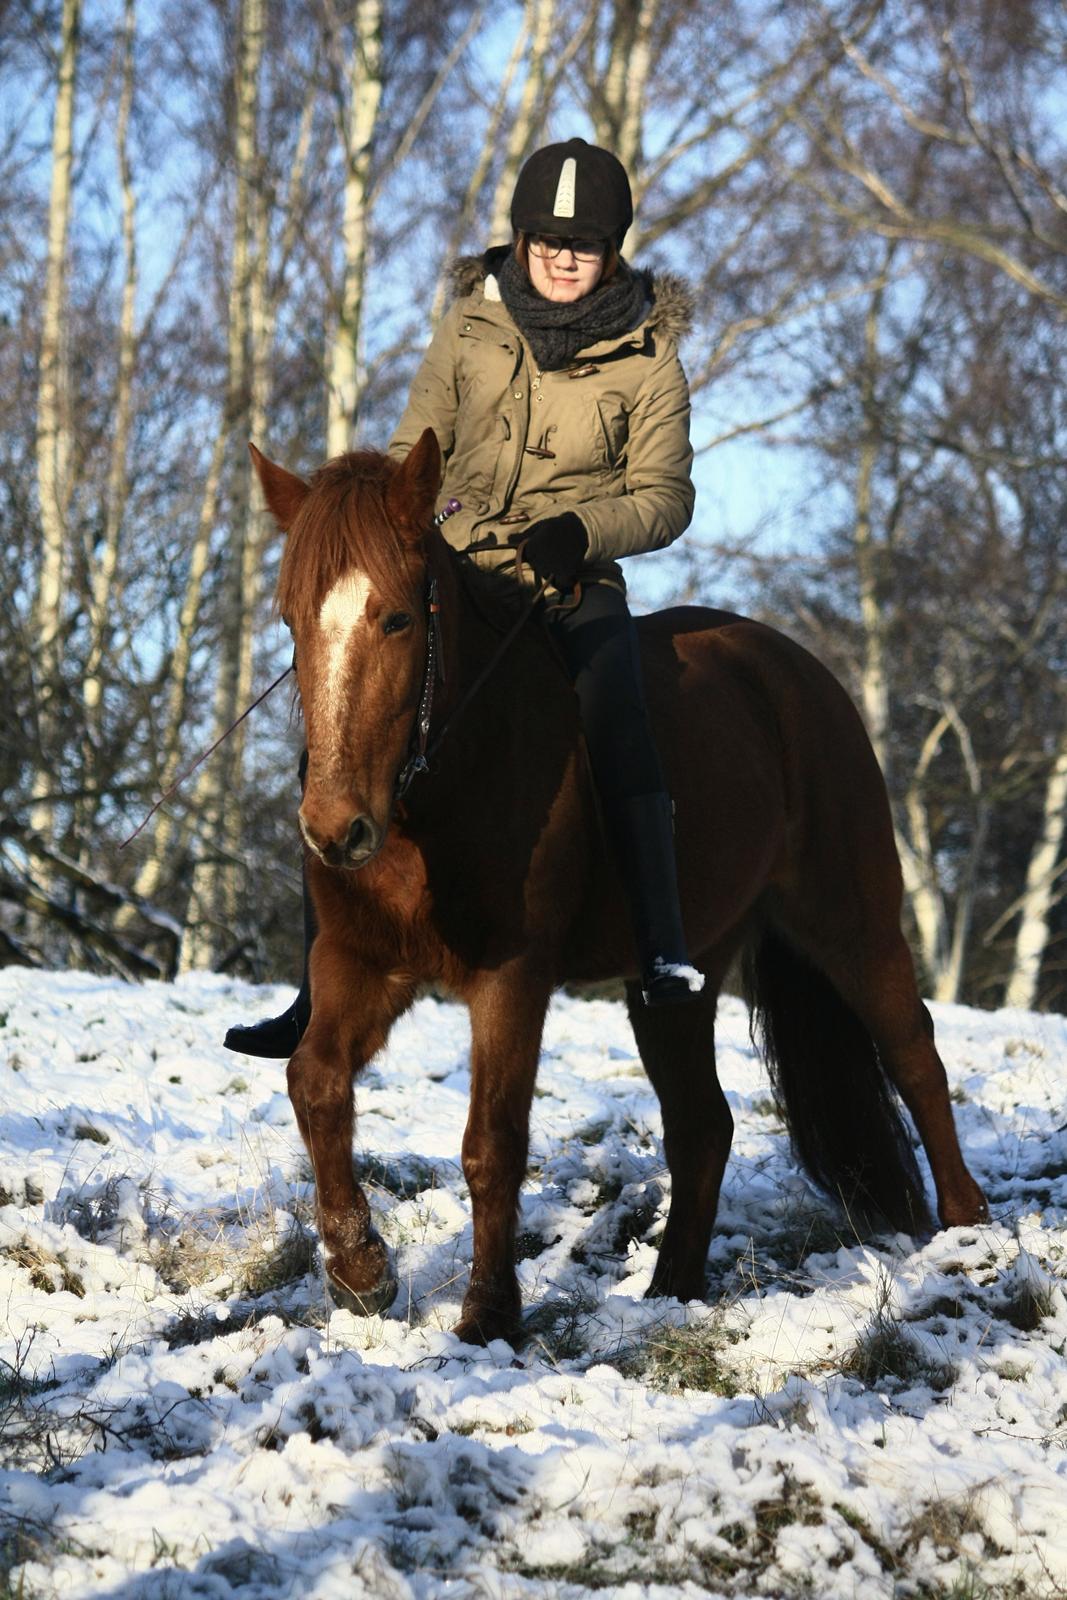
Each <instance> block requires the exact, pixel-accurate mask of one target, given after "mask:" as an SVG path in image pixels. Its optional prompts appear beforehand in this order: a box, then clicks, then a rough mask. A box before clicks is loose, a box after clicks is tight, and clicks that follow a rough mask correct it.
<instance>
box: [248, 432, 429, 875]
mask: <svg viewBox="0 0 1067 1600" xmlns="http://www.w3.org/2000/svg"><path fill="white" fill-rule="evenodd" d="M253 458H254V460H255V464H256V470H257V471H258V473H259V479H260V482H261V483H262V485H263V492H264V494H265V496H266V499H267V504H268V505H269V507H270V509H271V511H272V512H273V513H274V517H275V520H276V521H277V523H278V525H279V527H281V528H282V529H284V530H285V531H286V533H287V534H288V538H287V540H286V547H285V554H284V556H283V557H282V564H281V571H280V573H279V576H278V593H277V604H278V609H279V610H280V611H281V614H282V616H283V617H284V618H285V620H286V622H287V623H288V624H289V627H290V629H291V630H292V634H293V639H294V641H295V644H296V671H297V678H298V681H299V684H300V698H301V701H302V703H303V709H304V724H305V732H306V738H307V748H308V769H307V781H306V784H305V787H304V798H303V803H302V804H301V807H300V828H301V832H302V833H303V835H304V838H305V840H306V841H307V843H308V845H309V846H310V848H311V849H312V850H314V851H315V853H316V855H318V856H320V857H321V858H322V860H323V861H325V862H326V863H327V864H328V865H330V866H335V867H361V866H363V865H365V863H366V862H368V861H369V860H370V859H371V857H372V856H373V855H374V854H375V853H376V851H377V850H378V849H379V847H380V846H381V844H382V843H383V842H384V839H385V835H386V831H387V829H388V827H389V818H390V815H391V812H392V808H393V802H394V798H395V793H396V782H397V775H398V773H399V771H400V769H401V768H402V766H403V764H404V761H405V758H406V756H407V754H408V750H409V746H410V741H411V736H412V729H413V726H414V722H415V718H416V713H417V710H418V703H419V695H420V691H421V688H422V683H423V673H424V668H425V664H426V651H427V604H426V584H427V554H428V551H427V540H428V536H429V534H430V530H431V529H432V526H433V508H434V501H435V498H436V495H437V491H438V488H439V487H440V480H441V452H440V448H439V446H438V443H437V439H436V437H435V435H434V433H433V432H432V430H431V429H427V430H426V432H425V433H424V434H423V436H422V438H421V439H420V440H419V442H418V443H417V444H416V445H415V447H414V448H413V449H412V451H411V452H410V454H409V455H408V457H407V459H406V460H405V461H403V462H398V461H393V460H391V459H390V458H389V457H388V456H383V455H379V454H377V453H376V452H371V451H366V452H359V453H354V454H351V455H344V456H338V457H336V458H335V459H334V460H333V461H328V462H327V463H326V465H325V466H324V467H320V468H319V470H318V471H317V472H316V473H315V474H314V475H313V476H312V478H311V481H310V483H305V482H304V480H303V479H302V478H297V477H295V476H294V475H293V474H292V473H290V472H286V471H285V470H284V468H282V467H279V466H276V465H275V464H274V463H273V462H271V461H268V460H267V459H266V458H265V457H264V456H262V455H260V453H259V452H258V451H257V450H256V449H255V447H254V446H253Z"/></svg>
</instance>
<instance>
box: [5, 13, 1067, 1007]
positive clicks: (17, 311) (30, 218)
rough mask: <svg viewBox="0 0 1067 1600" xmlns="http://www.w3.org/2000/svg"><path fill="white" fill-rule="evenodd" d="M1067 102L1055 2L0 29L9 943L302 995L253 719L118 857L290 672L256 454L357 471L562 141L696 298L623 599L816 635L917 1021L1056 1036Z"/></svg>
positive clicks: (276, 753) (1066, 733)
mask: <svg viewBox="0 0 1067 1600" xmlns="http://www.w3.org/2000/svg"><path fill="white" fill-rule="evenodd" d="M1065 84H1067V12H1065V9H1064V7H1063V6H1062V5H1061V4H1060V3H1059V0H1001V3H997V0H922V3H920V0H881V3H879V0H867V3H862V4H861V3H842V0H825V3H815V0H700V3H697V0H583V3H573V0H523V3H522V4H518V3H511V4H508V3H502V0H486V3H485V4H484V5H472V4H469V3H468V4H456V3H451V0H433V3H432V4H431V3H429V0H300V3H297V0H271V3H267V0H175V3H170V0H156V3H149V0H62V4H60V3H58V0H57V3H51V0H49V3H44V0H21V3H16V0H8V3H6V4H5V3H4V0H0V538H2V545H3V561H2V567H0V585H2V597H0V659H2V666H3V705H4V714H3V718H2V723H0V727H2V731H0V787H2V791H3V801H2V807H0V811H2V815H0V962H25V963H29V964H42V965H55V964H58V963H70V964H74V965H84V966H88V967H91V968H94V969H97V970H112V971H118V972H121V973H124V974H128V975H130V976H142V975H168V974H171V973H174V972H176V971H178V970H179V969H182V968H189V967H216V968H220V969H225V970H231V971H239V972H242V973H245V974H248V975H251V976H254V977H259V978H265V977H269V976H277V977H283V976H291V975H293V974H294V973H295V971H296V963H297V953H296V942H295V941H296V937H297V933H296V930H297V927H298V925H299V913H298V899H297V896H298V894H299V860H298V854H297V848H296V841H295V832H294V823H293V815H294V809H295V806H294V795H295V792H296V780H295V765H296V756H297V753H298V750H299V733H298V731H297V729H296V728H295V727H290V726H289V710H290V708H289V704H288V691H287V690H279V691H278V693H277V694H276V695H275V696H274V698H273V699H272V700H271V701H270V702H268V703H267V705H266V706H264V707H263V708H262V709H261V710H260V711H258V712H256V713H255V714H254V716H253V717H252V718H251V719H250V721H249V723H247V724H246V725H245V726H244V728H243V730H242V731H241V732H240V733H238V734H236V735H234V736H233V737H231V738H230V739H229V740H228V741H227V742H226V743H225V744H224V745H223V746H222V748H221V749H220V751H219V752H218V754H217V755H216V756H215V757H214V758H213V759H212V761H211V762H209V763H208V764H207V765H206V766H204V767H203V768H201V769H200V771H199V772H198V773H197V775H196V776H195V777H194V778H192V779H190V780H189V781H188V782H187V784H186V785H185V787H184V788H183V789H182V791H181V793H180V794H179V796H178V797H177V798H175V799H174V800H173V801H172V802H170V803H168V804H167V806H166V807H165V808H164V809H163V811H162V812H161V813H160V814H159V815H158V816H157V817H156V819H155V821H154V824H153V825H152V827H151V828H150V829H149V830H146V831H145V832H144V833H143V834H141V835H140V837H139V838H138V839H137V840H136V841H135V842H134V844H132V845H131V846H129V847H128V848H127V849H125V850H121V851H120V849H119V848H118V846H119V843H120V841H121V840H122V838H123V837H124V836H125V835H126V834H127V833H128V832H130V830H131V829H132V827H133V826H134V825H135V824H136V823H137V822H138V821H139V820H140V819H141V817H142V816H143V814H144V812H145V810H146V809H147V807H148V805H150V804H151V803H152V801H153V800H154V799H155V797H156V796H157V795H158V794H159V793H160V792H161V791H162V790H163V789H165V788H166V787H167V786H168V785H169V784H170V783H171V782H172V780H173V779H174V777H175V776H176V775H177V774H178V773H179V772H180V771H181V770H182V768H183V766H184V765H186V764H187V763H188V762H189V761H190V760H191V759H192V758H193V756H194V755H195V754H196V753H198V751H199V750H200V749H201V748H202V747H203V746H204V745H205V744H207V743H209V742H210V741H211V740H212V739H213V738H214V737H215V736H216V735H217V733H218V732H219V731H220V730H221V729H223V728H225V727H226V726H227V725H228V724H229V723H230V722H231V721H232V720H233V718H234V717H235V715H236V714H237V712H238V711H239V710H240V709H241V708H242V707H243V706H244V705H245V704H246V703H247V702H248V701H249V700H250V699H251V698H252V696H253V694H254V693H255V692H256V691H257V690H258V688H260V687H262V686H264V685H265V684H266V683H267V682H269V681H270V679H271V678H272V677H273V676H274V675H275V674H276V673H277V672H278V671H280V670H281V668H282V667H284V665H285V664H286V663H287V660H288V645H287V638H286V635H285V631H284V629H283V628H282V626H281V624H280V623H278V622H277V621H275V620H274V619H273V618H272V616H271V612H270V597H271V592H272V587H273V579H274V573H275V570H276V565H277V561H278V556H279V545H278V539H277V537H276V535H275V534H274V533H273V531H272V527H271V524H270V522H269V519H267V518H266V517H265V515H264V514H263V511H262V508H261V505H260V502H259V500H258V498H257V491H256V490H255V488H254V485H253V483H252V481H251V478H250V472H249V462H248V455H247V450H246V442H247V440H248V439H249V438H254V439H255V440H256V441H257V442H258V443H259V444H260V445H261V446H262V447H263V448H264V449H265V450H267V452H268V453H269V454H271V455H272V456H274V457H275V459H278V460H281V461H283V462H284V463H286V464H287V465H289V466H290V467H293V468H295V469H297V470H307V469H310V468H311V467H313V466H314V465H316V464H317V463H318V462H319V461H320V460H322V459H323V458H324V457H325V456H327V455H330V454H334V453H336V452H337V451H340V450H343V449H345V448H348V447H349V446H350V445H352V444H353V443H355V442H359V443H363V444H371V445H377V446H383V445H384V443H385V441H386V440H387V438H388V436H389V433H390V431H391V428H392V425H393V423H394V421H395V419H396V417H397V416H398V414H399V411H400V408H401V406H402V404H403V400H404V397H405V394H406V388H407V385H408V383H409V381H410V378H411V376H412V373H413V371H414V368H415V365H416V363H417V361H418V358H419V355H420V353H421V351H422V349H423V348H424V347H425V344H426V341H427V339H428V337H429V334H430V331H431V328H432V325H433V322H434V320H435V319H436V318H437V317H438V316H439V315H440V313H441V311H442V308H443V306H444V304H445V295H446V289H445V273H446V269H447V266H448V263H449V261H450V260H451V259H452V258H453V257H454V256H455V255H456V254H457V252H460V251H465V250H474V249H481V248H483V247H484V246H485V245H486V244H488V243H489V242H490V241H491V240H499V239H502V238H505V237H507V228H506V214H507V201H508V198H509V196H510V191H511V187H512V184H513V181H514V176H515V173H516V171H517V169H518V166H519V164H520V163H521V161H522V160H523V158H524V157H525V155H526V154H528V153H529V151H530V150H531V149H532V148H535V147H536V146H537V145H538V144H540V143H543V142H545V141H546V140H547V139H550V138H559V137H567V136H568V135H569V134H571V133H572V132H580V133H583V134H584V135H585V136H587V137H591V138H593V139H595V140H597V141H598V142H600V143H603V144H607V145H610V146H612V147H613V148H614V149H615V150H617V151H618V153H619V154H620V156H621V157H622V159H623V160H624V161H625V163H626V164H627V166H628V168H629V170H630V171H631V173H632V174H633V176H634V178H635V188H636V193H637V203H638V223H637V226H636V227H635V229H634V231H633V232H632V233H631V235H630V237H629V239H628V240H627V247H626V248H627V254H628V256H629V257H630V258H631V259H636V260H638V261H640V262H642V263H645V264H652V265H655V266H658V267H661V268H669V269H671V270H675V271H680V272H682V273H684V274H685V275H686V276H687V277H688V279H689V280H690V282H691V284H692V287H693V290H694V294H695V299H696V308H697V320H696V328H695V332H694V334H693V336H692V337H691V338H690V339H689V340H688V342H687V344H686V347H685V349H684V351H683V357H684V360H685V363H686V367H687V370H688V372H689V374H690V379H691V383H692V386H693V391H694V402H695V416H694V442H695V445H696V448H697V451H698V466H697V475H698V484H699V487H700V494H699V497H698V506H697V513H696V517H695V520H694V525H693V528H692V529H691V531H690V533H689V534H688V535H687V536H686V538H685V539H684V540H683V541H682V543H681V545H679V546H677V547H676V548H675V550H674V551H672V552H671V553H669V554H667V555H664V556H660V557H657V558H656V560H655V562H654V563H652V562H649V563H648V565H647V566H644V567H642V565H641V563H637V564H635V568H634V571H635V582H634V592H635V595H636V597H637V599H638V600H639V601H640V600H641V599H642V598H644V599H646V600H647V601H649V602H650V601H651V600H653V599H654V600H655V601H656V602H657V603H663V602H665V601H667V600H669V599H672V598H686V599H698V600H706V601H709V602H712V603H723V602H724V601H725V602H727V603H732V604H735V605H740V606H743V607H744V608H745V609H747V610H749V611H750V612H753V613H755V614H757V615H760V616H763V617H766V618H768V619H769V620H772V621H775V622H777V623H779V624H780V625H781V626H783V627H785V628H786V629H787V630H788V631H789V632H790V633H792V634H793V635H794V636H796V637H798V638H800V639H801V640H803V641H804V642H805V643H807V644H809V645H810V646H811V647H812V648H813V649H814V650H815V651H816V652H817V653H818V654H819V655H820V656H822V658H823V659H824V660H826V661H827V662H828V663H829V664H830V665H831V666H832V667H833V668H834V669H835V670H836V671H837V672H838V673H839V674H840V675H841V676H842V678H843V679H844V681H845V682H846V683H847V684H848V685H849V687H850V689H851V690H852V692H853V693H854V695H855V697H856V699H857V701H858V702H859V704H860V705H861V707H862V709H863V712H864V715H865V717H866V719H867V724H868V727H869V729H870V732H871V735H872V738H873V740H874V743H875V746H876V749H877V751H878V754H879V756H880V758H881V761H882V764H883V767H884V769H885V771H886V773H887V777H888V780H889V784H890V789H891V794H892V797H893V802H894V807H895V814H896V822H897V829H898V836H899V842H900V847H901V853H902V857H903V861H904V867H905V874H906V883H907V902H908V904H907V914H908V917H909V921H910V924H911V932H912V934H913V936H914V944H915V948H916V951H917V954H918V955H919V957H920V959H921V962H922V966H923V969H924V977H925V986H926V990H927V992H928V993H929V994H931V995H933V996H936V997H937V998H939V999H944V1000H954V999H964V1000H967V1001H969V1002H971V1003H977V1004H980V1005H999V1004H1003V1003H1007V1004H1012V1005H1023V1006H1044V1007H1050V1008H1058V1009H1067V900H1065V891H1067V860H1065V818H1067V691H1065V680H1064V675H1063V668H1064V656H1065V647H1067V605H1065V604H1064V584H1065V578H1064V570H1065V564H1064V559H1063V556H1064V545H1065V537H1067V536H1065V533H1064V499H1065V494H1064V491H1065V487H1067V479H1065V466H1067V414H1065V395H1067V381H1065V380H1067V342H1065V337H1064V312H1065V310H1067V194H1065V192H1064V187H1063V185H1064V174H1065V173H1067V151H1065V148H1064V146H1065V142H1067V137H1065V135H1067V96H1065V92H1064V91H1065ZM746 486H751V491H750V492H749V490H748V489H746ZM757 489H758V491H759V492H758V493H757V492H756V491H757ZM638 568H640V571H638V570H637V569H638ZM653 574H654V576H653Z"/></svg>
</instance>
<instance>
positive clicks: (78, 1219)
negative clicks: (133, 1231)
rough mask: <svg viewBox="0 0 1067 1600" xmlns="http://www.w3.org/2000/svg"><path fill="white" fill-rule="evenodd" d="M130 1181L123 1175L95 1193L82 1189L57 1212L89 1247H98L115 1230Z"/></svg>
mask: <svg viewBox="0 0 1067 1600" xmlns="http://www.w3.org/2000/svg"><path fill="white" fill-rule="evenodd" d="M129 1181H130V1180H129V1179H128V1178H127V1177H125V1176H123V1175H122V1174H113V1175H112V1176H111V1177H109V1178H106V1179H105V1180H104V1182H103V1183H101V1184H98V1185H97V1186H96V1188H94V1189H83V1190H80V1191H79V1192H78V1193H77V1194H73V1195H69V1196H68V1197H67V1198H66V1199H65V1200H64V1201H63V1203H62V1205H61V1206H60V1207H59V1208H58V1214H59V1217H60V1218H61V1220H62V1221H63V1222H69V1223H70V1225H71V1227H72V1228H73V1229H74V1230H75V1232H76V1233H79V1234H80V1235H81V1237H82V1238H83V1239H87V1240H88V1241H89V1242H90V1244H97V1243H98V1242H99V1241H100V1239H102V1238H103V1237H104V1236H105V1235H106V1234H109V1233H111V1232H112V1230H113V1229H114V1227H115V1224H116V1222H117V1221H118V1215H119V1208H120V1206H121V1204H122V1191H123V1187H124V1185H125V1184H126V1183H128V1182H129Z"/></svg>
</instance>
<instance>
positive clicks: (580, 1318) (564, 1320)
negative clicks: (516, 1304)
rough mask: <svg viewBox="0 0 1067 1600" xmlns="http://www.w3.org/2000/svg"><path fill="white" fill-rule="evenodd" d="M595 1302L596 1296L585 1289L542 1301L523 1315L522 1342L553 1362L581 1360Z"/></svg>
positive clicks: (553, 1363)
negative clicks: (584, 1293) (582, 1291)
mask: <svg viewBox="0 0 1067 1600" xmlns="http://www.w3.org/2000/svg"><path fill="white" fill-rule="evenodd" d="M595 1305H596V1301H595V1299H594V1298H591V1297H586V1296H585V1295H583V1294H581V1293H575V1294H569V1295H561V1296H560V1297H559V1298H557V1299H554V1300H544V1301H542V1303H541V1304H540V1305H539V1306H535V1307H534V1308H533V1310H532V1311H530V1312H528V1313H527V1314H526V1316H525V1317H524V1318H523V1324H522V1344H523V1345H524V1346H526V1345H533V1346H534V1347H535V1348H537V1349H539V1350H540V1351H541V1353H542V1354H543V1355H544V1357H545V1359H546V1360H547V1361H549V1362H551V1363H552V1365H553V1366H555V1365H557V1364H558V1363H559V1362H561V1361H580V1360H581V1358H582V1357H583V1356H584V1355H585V1354H586V1347H587V1343H588V1339H587V1333H586V1324H587V1323H588V1320H589V1314H590V1312H591V1311H592V1310H593V1309H594V1307H595Z"/></svg>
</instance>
